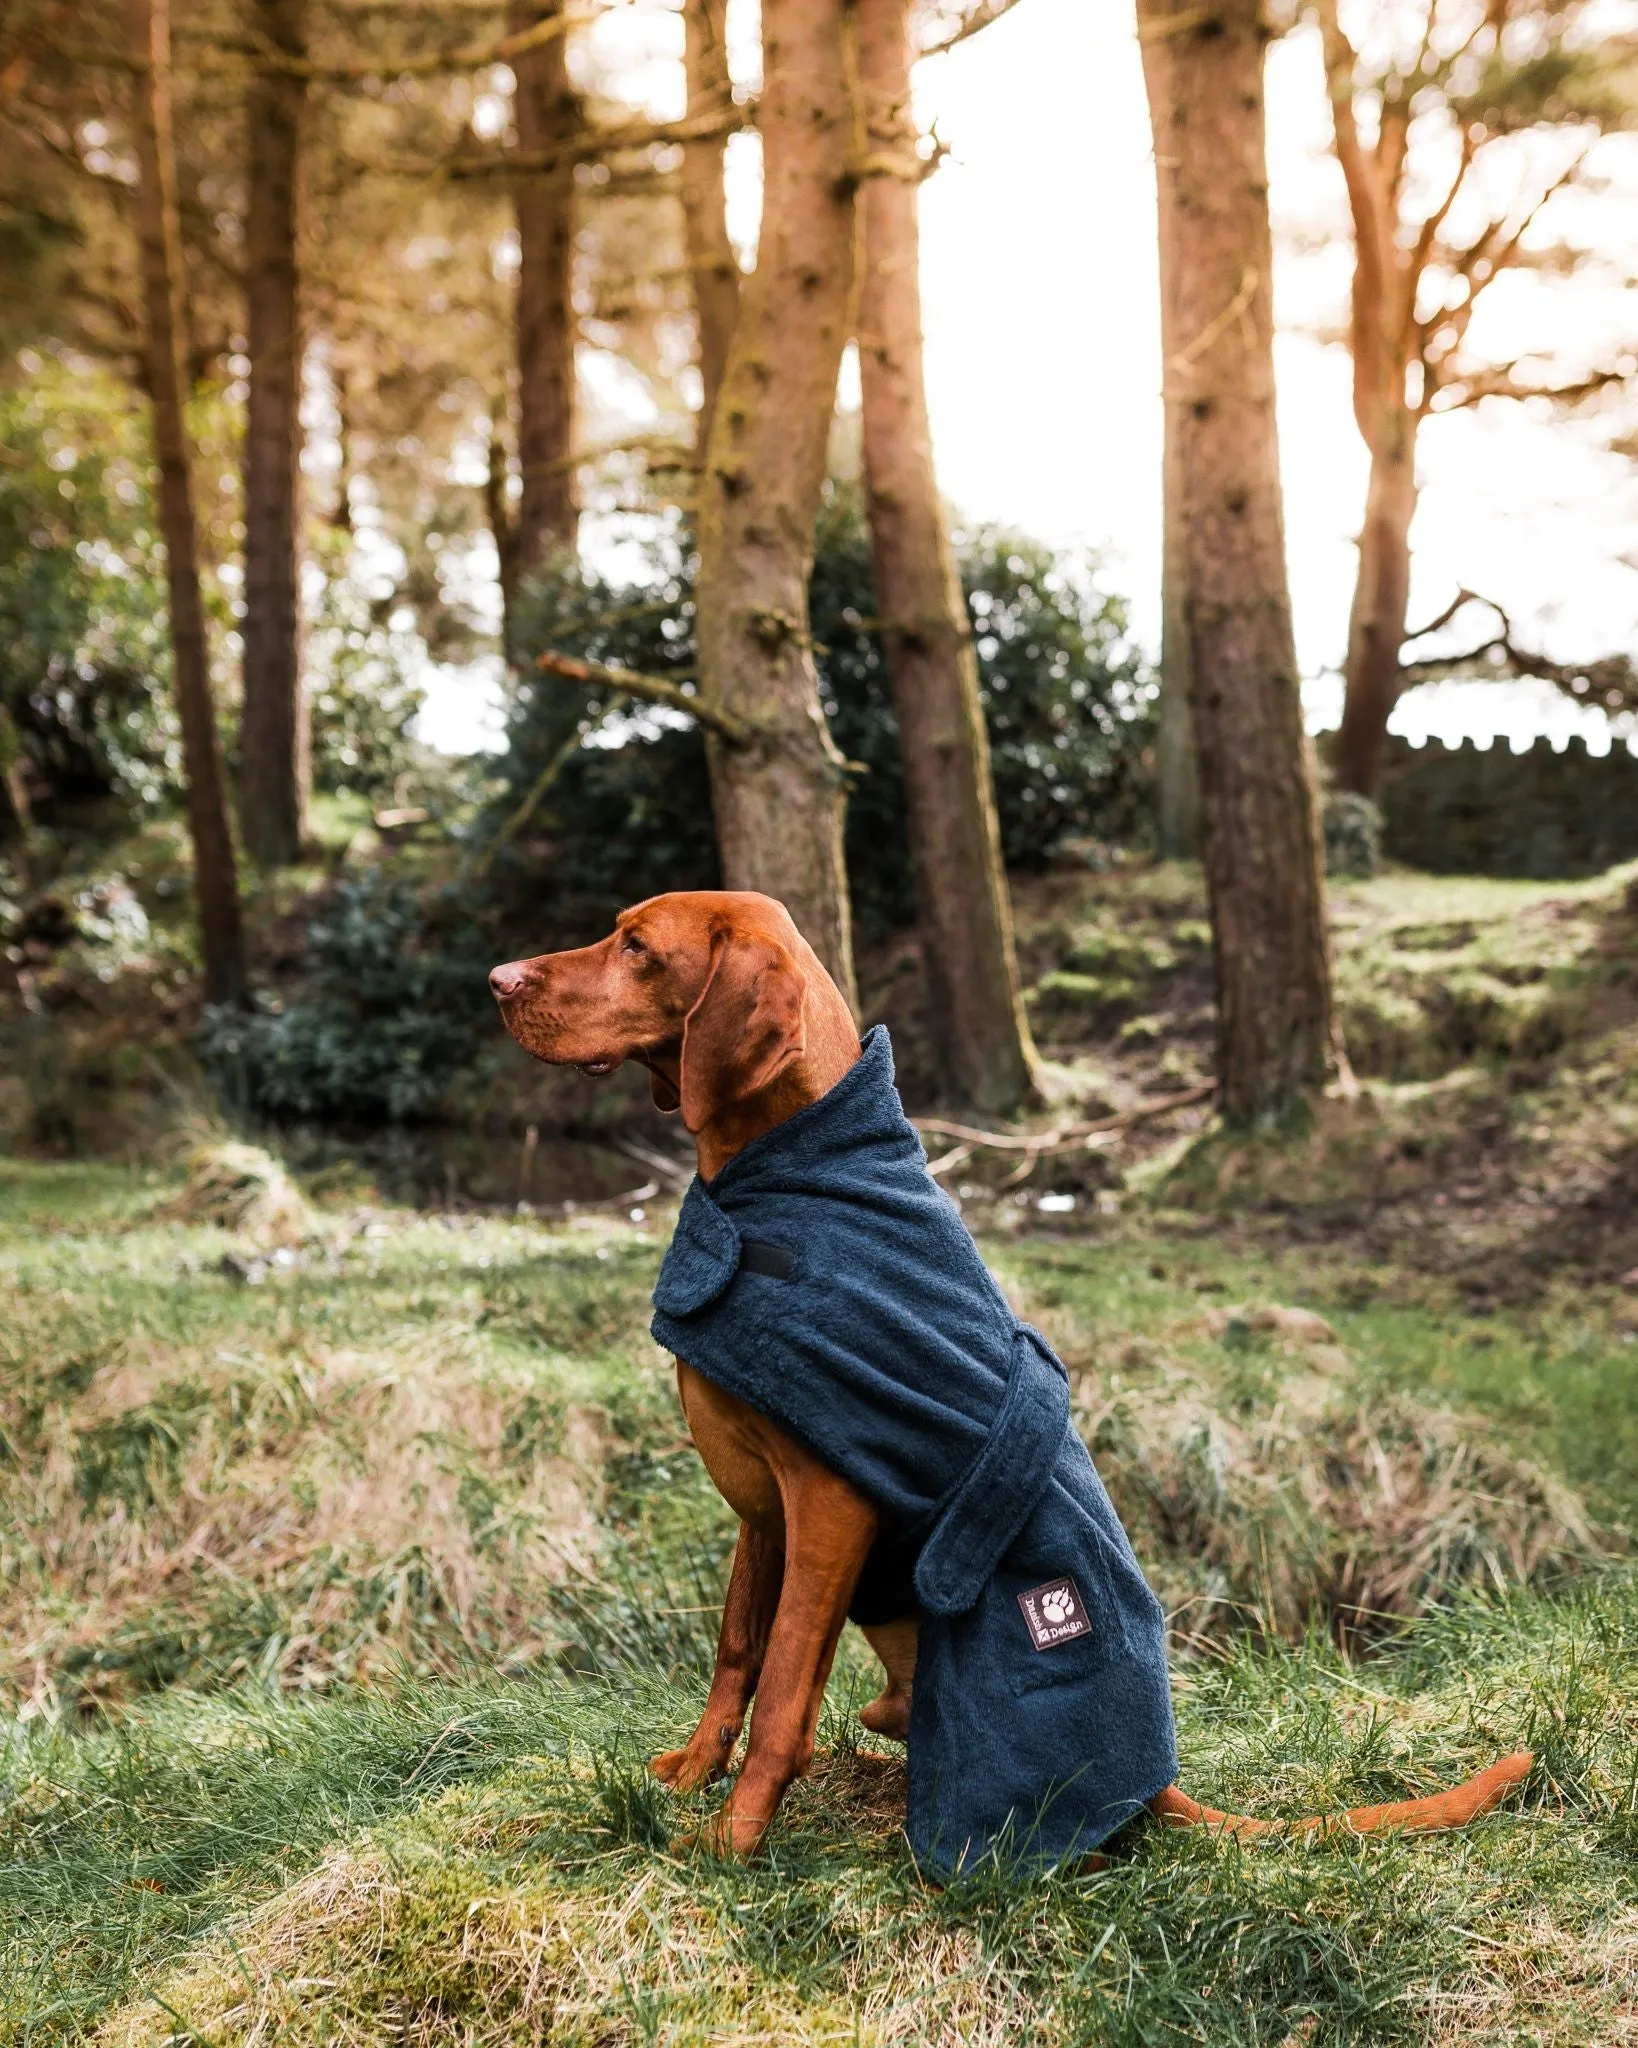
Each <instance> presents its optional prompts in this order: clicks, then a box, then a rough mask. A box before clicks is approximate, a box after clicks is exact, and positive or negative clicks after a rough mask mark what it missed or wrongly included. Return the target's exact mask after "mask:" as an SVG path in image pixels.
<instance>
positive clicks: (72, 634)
mask: <svg viewBox="0 0 1638 2048" xmlns="http://www.w3.org/2000/svg"><path fill="white" fill-rule="evenodd" d="M0 445H3V446H4V449H5V453H6V459H5V461H4V462H3V463H0V646H3V647H4V649H5V654H4V659H3V661H0V711H3V712H4V713H5V714H7V717H8V718H9V721H10V724H11V726H12V727H13V729H14V730H15V733H16V736H17V738H16V743H17V746H18V750H19V752H20V754H21V757H22V760H23V762H24V764H25V767H26V771H27V775H28V779H29V781H30V783H31V784H32V786H33V789H34V791H35V794H36V797H37V799H38V800H40V801H41V802H42V803H43V805H44V807H45V808H46V810H47V811H48V812H49V810H50V808H51V806H52V805H53V804H54V803H58V802H70V803H72V802H75V801H81V800H84V799H86V798H96V797H104V796H108V795H111V794H118V795H123V796H126V797H129V798H133V799H135V800H137V801H142V802H150V801H153V800H155V799H156V798H158V797H160V796H163V795H166V794H169V793H170V791H171V790H172V789H173V787H174V784H175V778H176V775H177V772H178V768H179V765H180V759H181V736H180V730H179V728H178V726H177V723H176V719H175V716H174V714H173V712H172V710H171V705H170V695H169V677H170V648H169V643H168V640H167V638H166V632H165V600H164V557H163V552H162V550H161V548H160V545H159V539H158V534H157V532H156V530H155V526H154V520H153V511H152V506H151V504H150V501H149V493H148V472H147V464H148V451H147V438H146V434H145V432H144V429H143V426H142V422H141V420H140V418H139V417H138V415H137V412H136V408H135V404H134V401H132V400H131V398H130V397H129V396H128V395H127V394H126V393H125V392H124V391H123V390H122V389H121V387H120V386H119V385H117V384H115V383H113V382H112V381H111V380H106V379H91V378H73V377H70V376H68V375H66V374H63V375H55V374H51V373H49V372H46V373H43V374H41V375H40V376H38V377H34V378H31V379H30V380H29V382H28V383H27V384H24V385H21V386H19V387H16V388H14V389H12V390H9V391H4V392H0Z"/></svg>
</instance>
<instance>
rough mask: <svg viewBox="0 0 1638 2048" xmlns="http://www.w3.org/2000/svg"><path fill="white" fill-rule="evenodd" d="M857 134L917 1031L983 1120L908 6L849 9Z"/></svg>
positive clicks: (970, 744) (972, 711)
mask: <svg viewBox="0 0 1638 2048" xmlns="http://www.w3.org/2000/svg"><path fill="white" fill-rule="evenodd" d="M856 19H857V23H858V38H859V79H860V85H861V88H862V99H863V109H862V112H863V122H864V127H865V131H866V132H865V133H864V135H862V136H861V137H859V138H858V140H859V142H860V143H861V144H862V146H863V155H862V164H861V170H862V174H863V182H862V183H861V186H860V190H859V208H860V231H861V240H862V274H861V278H860V285H859V326H858V338H859V367H860V376H861V383H862V396H863V434H864V470H865V489H866V501H867V505H868V508H869V516H870V549H871V562H872V567H873V569H874V574H875V583H876V601H877V604H878V606H879V607H880V610H881V613H882V618H883V625H882V634H883V640H884V644H885V649H886V654H887V666H888V674H889V677H890V679H891V682H892V690H893V708H894V712H895V714H896V716H897V719H898V727H899V746H900V750H901V752H902V754H903V758H904V783H905V799H906V805H907V809H908V813H909V828H910V846H911V854H912V858H913V860H914V863H915V871H916V902H917V910H918V916H919V922H920V926H921V935H922V955H923V958H924V960H925V963H926V977H927V992H928V1017H929V1020H930V1022H931V1024H932V1028H933V1037H934V1042H935V1044H936V1045H937V1047H938V1050H939V1053H940V1055H941V1064H942V1066H943V1069H944V1072H945V1075H946V1077H947V1080H948V1083H949V1086H950V1090H951V1092H952V1093H953V1094H954V1095H956V1096H958V1097H960V1098H962V1099H964V1100H965V1101H968V1102H971V1103H973V1104H974V1105H975V1106H976V1107H978V1108H980V1109H985V1110H992V1111H1005V1110H1011V1109H1015V1108H1016V1107H1017V1106H1018V1103H1019V1102H1020V1101H1021V1100H1022V1099H1023V1097H1024V1096H1025V1095H1027V1094H1028V1092H1029V1090H1030V1087H1031V1080H1032V1072H1033V1066H1034V1047H1033V1046H1032V1044H1031V1042H1030V1036H1029V1027H1028V1025H1027V1024H1026V1023H1025V1021H1024V1006H1023V1002H1022V999H1021V996H1020V992H1019V983H1018V958H1017V954H1016V951H1015V950H1014V946H1013V937H1012V905H1011V902H1010V900H1009V898H1008V895H1007V878H1006V874H1005V872H1004V870H1003V869H1002V865H1001V833H1000V827H999V826H998V824H997V823H996V814H995V792H994V789H993V787H992V785H991V780H990V749H989V739H988V736H987V734H986V732H985V727H984V712H983V707H982V705H981V704H980V702H979V695H978V657H977V654H976V653H975V651H974V648H973V642H972V631H971V627H970V625H969V623H968V619H967V606H966V601H965V599H964V598H963V596H962V591H961V580H960V577H959V576H958V575H957V573H956V564H955V553H954V550H953V549H952V547H951V545H950V536H949V532H948V529H947V528H946V525H945V521H944V512H943V507H942V506H941V504H940V502H939V495H938V481H937V478H936V476H935V474H934V470H933V445H932V430H931V427H930V425H929V422H928V418H927V390H926V379H925V375H924V370H923V361H922V333H921V280H920V237H919V232H918V225H917V218H916V207H917V192H918V188H919V184H920V180H921V176H922V172H923V169H924V166H923V164H922V162H921V159H920V157H919V155H918V153H917V149H916V132H915V125H914V121H913V119H912V116H911V110H910V60H911V49H910V9H909V5H908V0H858V5H857V9H856Z"/></svg>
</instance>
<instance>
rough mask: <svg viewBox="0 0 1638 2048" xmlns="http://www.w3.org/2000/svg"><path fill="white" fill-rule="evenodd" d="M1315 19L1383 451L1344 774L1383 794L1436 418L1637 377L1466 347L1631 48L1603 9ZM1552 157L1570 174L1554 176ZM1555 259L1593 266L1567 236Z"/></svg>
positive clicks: (1335, 11)
mask: <svg viewBox="0 0 1638 2048" xmlns="http://www.w3.org/2000/svg"><path fill="white" fill-rule="evenodd" d="M1318 12H1319V21H1320V31H1321V37H1322V43H1323V48H1324V54H1325V75H1326V83H1327V85H1328V87H1329V91H1330V99H1331V114H1332V129H1333V134H1334V136H1335V140H1336V153H1337V161H1338V163H1339V164H1340V165H1341V168H1342V174H1343V180H1344V183H1345V184H1346V186H1347V192H1348V206H1349V211H1350V214H1351V216H1352V220H1353V230H1354V275H1353V286H1352V292H1351V299H1350V309H1349V346H1350V349H1351V351H1352V356H1353V380H1354V389H1353V399H1354V418H1355V420H1356V422H1357V423H1358V426H1359V431H1360V434H1361V436H1362V437H1363V439H1364V442H1365V445H1366V447H1367V448H1368V449H1369V451H1370V458H1371V466H1370V483H1369V487H1368V490H1367V494H1366V502H1365V519H1364V524H1363V525H1362V527H1361V529H1360V535H1359V567H1358V572H1357V577H1356V581H1355V585H1354V598H1353V607H1352V611H1351V613H1350V616H1349V621H1348V654H1347V661H1346V667H1345V671H1344V674H1345V682H1346V695H1345V699H1344V705H1343V714H1342V729H1341V731H1340V732H1339V733H1338V735H1337V742H1336V753H1335V766H1336V777H1337V781H1338V782H1339V783H1340V784H1341V786H1342V787H1343V788H1345V789H1352V790H1357V791H1359V792H1360V793H1361V794H1363V795H1366V796H1370V795H1373V794H1374V793H1375V790H1376V788H1377V784H1378V781H1379V778H1380V775H1381V767H1382V753H1383V745H1384V742H1385V740H1386V737H1387V730H1388V720H1389V718H1390V716H1391V715H1392V712H1393V708H1394V705H1395V703H1396V702H1397V701H1398V698H1399V694H1400V691H1401V690H1402V689H1403V688H1404V686H1405V673H1404V670H1403V668H1402V661H1401V656H1402V649H1403V647H1404V644H1405V642H1406V639H1407V637H1408V636H1407V632H1406V611H1407V606H1408V603H1409V599H1410V579H1411V524H1412V521H1413V520H1414V518H1415V516H1416V501H1417V480H1416V449H1417V439H1418V436H1419V433H1420V430H1421V427H1422V424H1423V422H1424V421H1425V420H1427V419H1428V418H1429V417H1430V415H1432V414H1435V413H1443V412H1451V411H1454V410H1456V409H1458V408H1460V407H1464V406H1471V405H1476V404H1478V403H1480V402H1481V401H1482V400H1484V399H1489V398H1527V397H1540V396H1546V397H1549V398H1553V399H1557V400H1560V401H1571V400H1575V399H1578V398H1583V397H1586V396H1588V395H1589V394H1590V393H1592V392H1593V391H1596V390H1598V389H1600V388H1601V387H1602V386H1603V385H1605V384H1608V383H1610V382H1612V381H1615V380H1616V379H1617V378H1618V377H1619V376H1620V375H1621V374H1622V372H1621V370H1620V368H1619V366H1615V367H1610V368H1601V367H1599V366H1597V365H1595V364H1583V365H1581V366H1580V367H1579V372H1578V374H1576V375H1575V376H1574V377H1572V378H1569V379H1565V380H1561V381H1558V382H1552V381H1547V382H1545V383H1544V382H1543V380H1542V379H1541V378H1540V377H1539V375H1532V374H1530V373H1529V372H1528V371H1527V370H1525V369H1524V368H1523V366H1522V365H1521V364H1520V363H1517V362H1511V363H1497V362H1494V361H1490V362H1487V361H1484V360H1483V359H1482V358H1477V359H1476V358H1475V357H1474V356H1473V354H1472V353H1471V352H1470V351H1469V349H1468V346H1467V341H1468V329H1469V325H1470V323H1471V321H1472V318H1473V314H1474V311H1475V309H1476V308H1477V306H1478V304H1479V302H1480V300H1481V298H1482V297H1483V296H1484V294H1485V293H1486V292H1487V291H1489V290H1490V288H1491V287H1492V286H1493V285H1494V284H1495V282H1496V280H1497V278H1498V277H1501V276H1503V275H1504V274H1505V273H1506V272H1508V271H1509V270H1513V269H1516V268H1518V267H1519V266H1520V265H1522V264H1525V263H1529V262H1530V261H1532V260H1541V257H1542V253H1543V252H1541V251H1540V250H1537V251H1535V252H1534V256H1533V255H1532V250H1531V247H1530V241H1529V237H1530V230H1531V229H1532V228H1533V227H1534V226H1535V225H1536V223H1537V222H1538V220H1539V217H1540V215H1541V212H1542V209H1543V208H1544V207H1545V206H1546V205H1547V204H1548V203H1549V201H1551V200H1552V198H1553V197H1554V195H1555V194H1557V193H1559V192H1561V191H1562V190H1564V188H1565V187H1566V186H1569V185H1572V184H1574V183H1575V182H1576V181H1577V179H1578V178H1579V177H1580V175H1581V170H1582V164H1583V160H1584V158H1585V155H1586V152H1587V146H1588V142H1589V140H1590V139H1591V138H1592V137H1594V136H1596V134H1597V133H1598V131H1599V129H1600V128H1603V127H1611V126H1617V125H1622V124H1624V123H1627V122H1629V121H1630V120H1631V119H1632V116H1633V111H1634V107H1633V96H1632V92H1631V84H1630V66H1631V52H1630V46H1629V45H1625V44H1623V43H1620V42H1619V41H1616V40H1611V39H1609V38H1607V37H1603V38H1601V37H1600V35H1599V34H1598V28H1597V22H1596V19H1595V18H1594V17H1595V14H1596V10H1595V8H1594V6H1593V5H1591V4H1589V0H1570V4H1567V5H1566V4H1564V0H1548V4H1542V0H1491V4H1489V5H1488V6H1486V7H1485V8H1483V9H1482V10H1475V9H1474V8H1472V7H1471V6H1469V5H1468V4H1467V0H1424V4H1423V7H1422V8H1421V10H1420V11H1419V13H1414V14H1413V16H1412V17H1405V16H1402V15H1401V14H1399V13H1397V12H1396V11H1395V10H1392V9H1377V10H1374V12H1373V11H1370V10H1367V12H1366V14H1365V16H1364V17H1363V19H1364V22H1365V26H1366V27H1367V29H1368V30H1369V31H1370V35H1371V47H1370V48H1369V50H1368V52H1367V53H1364V54H1362V52H1361V51H1360V50H1358V49H1356V48H1355V46H1354V43H1353V42H1352V41H1351V40H1350V38H1349V36H1348V34H1347V33H1346V31H1345V29H1344V26H1343V22H1342V18H1341V13H1340V9H1339V5H1338V0H1319V7H1318ZM1407 28H1408V29H1409V31H1410V32H1409V34H1408V37H1407V35H1406V34H1405V33H1404V31H1405V30H1406V29H1407ZM1510 31H1522V33H1517V34H1510ZM1525 135H1528V136H1529V137H1530V139H1531V142H1532V144H1533V145H1534V146H1533V147H1531V148H1529V149H1523V148H1521V146H1520V140H1521V137H1523V136H1525ZM1508 157H1511V158H1512V159H1513V160H1514V161H1513V162H1512V163H1511V165H1508V164H1506V162H1505V160H1506V159H1507V158H1508ZM1544 159H1545V162H1546V163H1547V164H1548V165H1552V166H1555V167H1553V168H1547V169H1539V168H1538V166H1539V165H1542V164H1543V160H1544ZM1493 163H1494V164H1495V165H1496V167H1497V168H1498V169H1508V170H1509V171H1510V176H1508V178H1507V179H1506V181H1505V186H1504V181H1503V180H1502V179H1500V178H1494V177H1490V176H1488V175H1487V174H1488V172H1489V171H1490V168H1491V165H1492V164H1493ZM1487 188H1488V189H1489V190H1491V191H1495V190H1497V189H1507V188H1511V189H1512V190H1513V191H1515V192H1516V193H1518V194H1519V197H1518V202H1517V203H1516V204H1513V205H1508V206H1504V207H1502V208H1500V209H1498V210H1495V211H1492V209H1491V205H1490V202H1489V201H1488V200H1481V199H1480V198H1479V196H1478V195H1479V194H1480V193H1482V192H1484V191H1485V190H1486V189H1487ZM1548 254H1549V255H1550V257H1551V259H1552V260H1554V261H1557V262H1561V263H1562V262H1567V263H1569V264H1574V263H1575V262H1576V261H1578V260H1584V252H1582V251H1578V250H1575V249H1573V248H1569V247H1561V248H1559V249H1557V250H1556V251H1551V252H1548ZM1414 637H1417V638H1420V637H1422V636H1421V635H1420V634H1418V635H1416V636H1414Z"/></svg>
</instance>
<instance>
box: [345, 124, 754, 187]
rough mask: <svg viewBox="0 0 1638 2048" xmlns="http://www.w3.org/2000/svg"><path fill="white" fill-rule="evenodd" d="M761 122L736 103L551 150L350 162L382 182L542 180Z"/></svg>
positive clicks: (585, 133) (603, 131)
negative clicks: (630, 153)
mask: <svg viewBox="0 0 1638 2048" xmlns="http://www.w3.org/2000/svg"><path fill="white" fill-rule="evenodd" d="M755 122H756V109H755V105H754V103H753V102H747V103H746V104H745V105H743V106H740V105H737V104H736V105H735V106H733V107H731V108H725V109H721V110H716V109H713V110H711V111H709V112H707V113H704V114H690V115H687V116H685V117H684V118H683V119H682V120H680V121H628V122H626V123H625V124H624V125H623V126H621V127H617V128H582V129H581V130H580V131H579V132H578V133H577V134H574V135H570V136H566V137H565V138H564V140H563V141H561V142H560V143H558V144H556V145H555V146H554V147H553V148H551V149H546V150H538V149H537V150H521V149H507V150H501V149H497V150H485V151H483V152H482V153H481V154H479V153H474V154H472V155H468V156H450V157H444V158H443V159H441V160H437V159H434V160H432V161H430V162H429V161H428V160H426V159H425V158H420V157H349V158H347V159H346V160H345V162H346V167H347V168H348V169H349V170H353V171H368V172H370V173H372V174H373V175H375V176H376V177H382V178H427V179H433V178H435V179H439V180H444V179H448V180H450V181H451V182H453V183H462V182H465V181H466V180H469V179H473V178H510V177H540V176H544V175H545V174H546V173H548V172H551V171H556V170H561V169H562V168H563V167H564V166H565V165H566V164H577V163H590V162H593V161H595V160H596V159H598V158H600V157H608V156H617V155H619V154H620V153H621V152H622V151H623V150H628V149H652V148H654V147H656V146H657V145H659V144H663V143H671V142H700V141H707V140H709V139H711V138H712V137H714V136H718V135H728V134H731V133H732V132H733V131H734V130H735V129H739V128H749V127H753V126H754V125H755ZM604 189H605V190H606V189H607V188H604Z"/></svg>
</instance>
